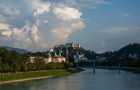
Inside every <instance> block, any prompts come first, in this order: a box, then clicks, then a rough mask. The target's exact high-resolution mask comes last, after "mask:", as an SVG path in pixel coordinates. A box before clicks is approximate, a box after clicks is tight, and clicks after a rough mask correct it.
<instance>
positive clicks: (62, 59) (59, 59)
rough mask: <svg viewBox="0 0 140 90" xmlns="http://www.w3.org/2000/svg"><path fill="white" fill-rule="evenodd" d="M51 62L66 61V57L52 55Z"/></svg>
mask: <svg viewBox="0 0 140 90" xmlns="http://www.w3.org/2000/svg"><path fill="white" fill-rule="evenodd" d="M52 62H55V63H62V62H66V58H64V57H53V58H52Z"/></svg>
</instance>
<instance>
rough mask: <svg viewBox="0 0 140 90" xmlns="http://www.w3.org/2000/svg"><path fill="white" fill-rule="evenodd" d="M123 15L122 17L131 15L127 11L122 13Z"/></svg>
mask: <svg viewBox="0 0 140 90" xmlns="http://www.w3.org/2000/svg"><path fill="white" fill-rule="evenodd" d="M123 16H124V17H129V16H131V15H130V14H129V13H124V14H123Z"/></svg>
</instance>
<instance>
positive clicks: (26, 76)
mask: <svg viewBox="0 0 140 90" xmlns="http://www.w3.org/2000/svg"><path fill="white" fill-rule="evenodd" d="M81 71H83V69H80V68H72V69H66V70H64V69H57V70H45V71H33V72H17V73H1V74H0V84H3V83H12V82H21V81H27V80H35V79H43V78H50V77H56V76H64V75H68V74H70V73H77V72H81Z"/></svg>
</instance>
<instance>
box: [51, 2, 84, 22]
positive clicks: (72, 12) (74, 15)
mask: <svg viewBox="0 0 140 90" xmlns="http://www.w3.org/2000/svg"><path fill="white" fill-rule="evenodd" d="M53 12H54V14H55V15H56V16H57V17H58V18H60V19H63V20H73V19H80V16H81V15H82V13H81V12H80V11H79V10H77V9H75V8H71V7H68V6H65V5H59V6H57V7H55V8H54V10H53Z"/></svg>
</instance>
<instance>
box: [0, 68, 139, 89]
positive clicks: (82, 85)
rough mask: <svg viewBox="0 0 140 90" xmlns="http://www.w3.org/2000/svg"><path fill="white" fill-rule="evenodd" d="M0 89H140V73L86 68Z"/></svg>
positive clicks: (3, 86) (4, 85)
mask: <svg viewBox="0 0 140 90" xmlns="http://www.w3.org/2000/svg"><path fill="white" fill-rule="evenodd" d="M0 90H140V74H134V73H131V72H127V71H121V73H120V74H119V73H118V71H117V70H109V69H96V73H95V74H93V72H92V69H90V68H86V69H85V71H84V72H81V73H75V74H72V75H67V76H62V77H55V78H49V79H42V80H32V81H25V82H18V83H12V84H3V85H1V86H0Z"/></svg>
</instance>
